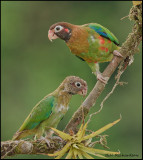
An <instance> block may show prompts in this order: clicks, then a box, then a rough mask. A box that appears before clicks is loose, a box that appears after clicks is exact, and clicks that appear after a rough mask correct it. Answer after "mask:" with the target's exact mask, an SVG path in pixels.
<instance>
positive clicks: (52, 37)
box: [48, 30, 59, 42]
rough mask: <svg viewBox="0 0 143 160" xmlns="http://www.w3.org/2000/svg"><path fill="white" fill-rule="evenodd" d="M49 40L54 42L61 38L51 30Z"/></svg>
mask: <svg viewBox="0 0 143 160" xmlns="http://www.w3.org/2000/svg"><path fill="white" fill-rule="evenodd" d="M48 38H49V40H50V41H51V42H52V39H57V38H59V37H58V36H57V35H56V34H55V33H54V31H53V30H49V31H48Z"/></svg>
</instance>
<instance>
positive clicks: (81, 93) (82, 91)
mask: <svg viewBox="0 0 143 160" xmlns="http://www.w3.org/2000/svg"><path fill="white" fill-rule="evenodd" d="M78 94H79V95H81V96H86V94H87V88H84V89H83V90H81V91H79V92H78Z"/></svg>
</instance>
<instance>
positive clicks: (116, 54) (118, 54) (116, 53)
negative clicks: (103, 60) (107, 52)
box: [113, 50, 123, 58]
mask: <svg viewBox="0 0 143 160" xmlns="http://www.w3.org/2000/svg"><path fill="white" fill-rule="evenodd" d="M113 54H114V56H118V57H122V58H123V56H122V55H121V53H120V52H119V51H117V50H114V51H113Z"/></svg>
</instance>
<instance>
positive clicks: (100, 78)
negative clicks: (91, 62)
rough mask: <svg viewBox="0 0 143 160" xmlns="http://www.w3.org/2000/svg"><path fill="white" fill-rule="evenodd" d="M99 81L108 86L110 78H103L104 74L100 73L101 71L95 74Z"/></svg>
mask: <svg viewBox="0 0 143 160" xmlns="http://www.w3.org/2000/svg"><path fill="white" fill-rule="evenodd" d="M93 73H94V74H95V75H96V77H97V79H98V80H100V81H101V82H102V83H104V84H107V82H108V80H109V77H103V75H102V73H100V72H99V71H98V72H93Z"/></svg>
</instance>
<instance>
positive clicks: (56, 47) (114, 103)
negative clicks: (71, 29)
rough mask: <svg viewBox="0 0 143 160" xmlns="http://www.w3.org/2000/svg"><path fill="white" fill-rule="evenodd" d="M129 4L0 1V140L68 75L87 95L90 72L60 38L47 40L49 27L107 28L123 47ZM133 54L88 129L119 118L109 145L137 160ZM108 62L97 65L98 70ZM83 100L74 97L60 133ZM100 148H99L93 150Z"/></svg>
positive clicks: (137, 75) (137, 81)
mask: <svg viewBox="0 0 143 160" xmlns="http://www.w3.org/2000/svg"><path fill="white" fill-rule="evenodd" d="M131 6H132V2H128V1H127V2H123V1H114V2H113V1H108V2H107V1H106V2H103V1H101V2H100V1H98V2H97V1H95V2H94V1H89V2H88V1H86V2H85V1H83V2H81V1H79V2H78V1H77V2H74V1H69V2H68V1H62V2H59V1H53V2H52V1H47V2H44V1H43V2H36V1H35V2H34V1H33V2H32V1H29V2H20V1H19V2H4V1H3V2H1V9H2V12H1V13H2V28H1V33H2V55H1V60H2V65H1V67H2V69H1V71H2V72H1V73H2V76H1V77H2V81H1V84H2V85H1V86H2V92H1V93H2V98H1V99H2V111H1V115H2V119H1V120H2V121H1V130H2V132H1V136H2V137H1V138H2V141H6V140H10V139H11V138H12V136H13V134H14V133H15V132H16V131H17V130H18V128H19V127H20V125H21V124H22V123H23V121H24V120H25V118H26V117H27V115H28V114H29V112H30V111H31V109H32V108H33V106H34V105H35V104H36V103H37V102H38V101H39V100H41V99H42V98H43V97H44V96H45V95H47V94H48V93H50V92H52V91H53V90H55V89H56V88H57V87H58V86H59V84H60V83H61V81H63V79H64V78H65V77H66V76H69V75H76V76H79V77H81V78H83V79H84V80H86V81H87V83H88V93H89V92H90V91H91V89H92V88H93V86H94V84H95V83H96V78H95V76H94V75H92V74H91V70H90V68H89V67H88V66H87V64H86V63H84V62H82V61H81V60H79V59H78V58H76V57H75V56H74V55H72V54H71V53H70V51H69V49H68V47H67V46H66V45H65V43H64V42H63V41H62V40H60V39H58V40H56V41H54V42H53V43H51V42H50V41H49V39H48V38H47V33H48V29H49V27H50V26H51V25H52V24H53V23H56V22H59V21H65V22H70V23H73V24H79V25H82V24H86V23H90V22H96V23H99V24H102V25H103V26H105V27H107V28H108V29H109V30H111V31H112V32H113V33H114V34H115V35H116V36H117V37H118V39H119V41H120V44H122V43H123V42H124V41H125V39H126V37H127V35H128V34H129V32H131V28H132V25H133V24H132V23H131V22H130V21H129V20H128V18H126V19H124V20H122V21H121V20H120V19H121V18H122V17H124V16H126V15H128V13H129V10H130V8H131ZM141 53H142V52H141V45H140V53H139V54H136V55H135V61H134V63H133V64H132V65H131V66H130V67H128V68H127V70H126V71H125V73H124V74H123V76H122V78H121V81H126V82H128V84H127V85H125V86H118V87H117V88H116V90H115V92H114V94H113V95H112V96H111V97H110V98H109V99H108V100H107V101H106V103H105V104H104V108H103V110H102V112H100V113H99V114H98V115H96V116H94V117H93V118H92V121H91V123H90V124H89V126H88V129H92V130H97V129H99V128H100V127H103V126H104V125H106V124H108V123H110V122H112V121H114V120H116V119H118V118H119V115H120V114H121V115H122V120H121V121H120V122H119V123H118V124H117V125H116V126H114V127H113V128H111V129H109V130H108V131H106V132H105V134H108V135H109V137H108V138H107V139H108V146H109V147H110V149H111V150H112V151H117V150H118V149H119V150H120V151H121V153H122V154H136V155H138V156H135V157H119V158H129V159H132V158H134V159H138V158H141V150H142V148H141V116H142V114H141V113H142V112H141V111H142V110H141V106H142V98H141V97H142V95H141V92H142V89H141V88H142V83H141V82H142V69H141V65H142V61H141V59H142V57H141V56H142V54H141ZM107 64H108V63H105V64H101V65H100V66H101V71H103V69H104V68H105V67H106V66H107ZM115 75H116V73H114V75H113V76H112V77H111V79H110V81H109V83H108V85H107V86H106V89H105V90H104V92H103V93H102V95H101V96H100V98H99V99H98V100H97V103H96V105H95V106H94V107H93V108H92V109H91V111H90V113H93V112H95V111H97V110H98V109H99V108H100V103H101V101H102V100H103V98H104V97H105V96H106V95H107V93H108V92H109V91H110V90H111V89H112V87H113V85H114V83H115V79H114V77H115ZM82 101H83V98H81V97H80V96H78V95H77V96H74V97H73V98H72V100H71V103H70V109H69V111H68V113H67V114H66V116H65V117H64V119H63V120H62V121H61V122H60V124H59V125H58V129H60V130H63V129H64V127H65V125H66V124H67V122H68V121H69V119H70V118H71V116H72V115H73V113H74V112H75V111H76V110H77V108H78V107H79V105H80V104H81V102H82ZM97 147H98V148H102V147H100V146H97ZM12 158H20V159H24V158H25V159H30V158H35V159H40V158H45V159H47V156H41V155H18V156H15V157H12ZM111 158H113V159H114V158H115V159H116V158H117V157H111Z"/></svg>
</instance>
